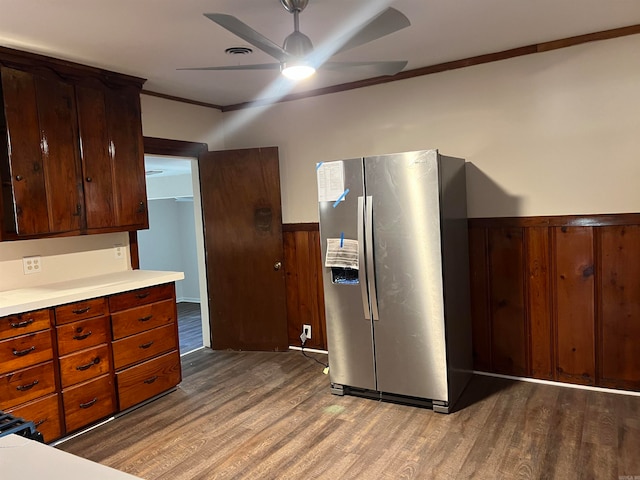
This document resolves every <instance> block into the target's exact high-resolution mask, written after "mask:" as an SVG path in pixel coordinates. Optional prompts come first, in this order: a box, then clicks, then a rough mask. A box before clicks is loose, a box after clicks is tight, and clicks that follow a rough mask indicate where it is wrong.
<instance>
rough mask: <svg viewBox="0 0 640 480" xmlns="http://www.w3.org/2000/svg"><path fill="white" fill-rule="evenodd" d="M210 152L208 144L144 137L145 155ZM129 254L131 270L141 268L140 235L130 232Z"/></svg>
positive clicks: (181, 154)
mask: <svg viewBox="0 0 640 480" xmlns="http://www.w3.org/2000/svg"><path fill="white" fill-rule="evenodd" d="M207 150H208V146H207V144H206V143H199V142H187V141H184V140H172V139H169V138H156V137H144V153H145V154H150V155H170V156H173V157H196V158H197V157H198V156H200V154H201V153H204V152H206V151H207ZM129 252H130V255H131V268H133V269H134V270H137V269H139V268H140V256H139V253H138V233H137V232H129Z"/></svg>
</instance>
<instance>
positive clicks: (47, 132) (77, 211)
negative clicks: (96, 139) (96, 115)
mask: <svg viewBox="0 0 640 480" xmlns="http://www.w3.org/2000/svg"><path fill="white" fill-rule="evenodd" d="M34 78H35V85H36V94H37V95H36V98H37V103H38V119H39V123H40V134H41V138H40V142H41V150H42V163H43V165H44V173H45V183H46V191H47V208H48V216H49V232H69V231H72V230H79V229H80V228H82V227H83V225H82V222H81V220H83V215H82V204H83V203H84V200H83V196H82V180H81V176H80V175H81V174H82V172H81V171H80V163H79V161H78V142H77V138H78V133H77V123H76V122H77V119H76V112H75V107H76V105H75V95H74V89H73V86H72V85H69V84H67V83H64V82H61V81H58V80H55V79H51V78H43V77H34Z"/></svg>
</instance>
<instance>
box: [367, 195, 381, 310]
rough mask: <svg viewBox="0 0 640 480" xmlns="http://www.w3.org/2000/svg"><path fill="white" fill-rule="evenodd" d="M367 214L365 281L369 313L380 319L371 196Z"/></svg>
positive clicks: (368, 197)
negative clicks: (367, 288) (369, 304)
mask: <svg viewBox="0 0 640 480" xmlns="http://www.w3.org/2000/svg"><path fill="white" fill-rule="evenodd" d="M366 208H367V216H366V220H365V224H364V228H365V233H366V250H367V283H368V284H369V296H370V298H371V313H372V316H373V319H374V320H380V317H379V315H378V294H377V292H376V270H375V264H374V259H373V197H371V196H367V202H366Z"/></svg>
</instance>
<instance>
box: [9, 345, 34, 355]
mask: <svg viewBox="0 0 640 480" xmlns="http://www.w3.org/2000/svg"><path fill="white" fill-rule="evenodd" d="M35 349H36V346H35V345H32V346H30V347H29V348H27V349H25V350H14V351H13V354H14V355H15V356H16V357H24V356H25V355H27V354H28V353H31V352H33V351H34V350H35Z"/></svg>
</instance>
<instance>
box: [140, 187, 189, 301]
mask: <svg viewBox="0 0 640 480" xmlns="http://www.w3.org/2000/svg"><path fill="white" fill-rule="evenodd" d="M148 204H149V229H148V230H142V231H140V232H138V250H139V253H140V268H141V269H143V270H170V271H177V272H184V276H185V279H184V280H180V281H178V282H176V297H177V299H178V301H182V300H187V301H196V302H199V301H200V292H199V285H198V264H197V259H196V249H195V235H194V227H193V225H194V217H193V201H188V202H177V201H176V200H174V199H172V198H171V199H164V200H149V202H148Z"/></svg>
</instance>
